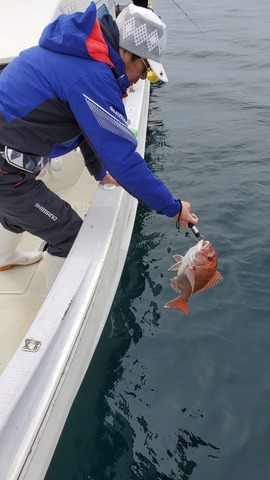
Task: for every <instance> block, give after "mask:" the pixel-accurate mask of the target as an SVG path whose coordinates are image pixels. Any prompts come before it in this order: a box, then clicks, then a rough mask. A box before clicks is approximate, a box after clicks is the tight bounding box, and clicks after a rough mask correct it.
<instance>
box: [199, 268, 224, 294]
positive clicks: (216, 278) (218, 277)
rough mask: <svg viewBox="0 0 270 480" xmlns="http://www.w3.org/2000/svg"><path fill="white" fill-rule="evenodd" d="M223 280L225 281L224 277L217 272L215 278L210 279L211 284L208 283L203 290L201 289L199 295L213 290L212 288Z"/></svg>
mask: <svg viewBox="0 0 270 480" xmlns="http://www.w3.org/2000/svg"><path fill="white" fill-rule="evenodd" d="M221 280H223V277H222V275H221V273H219V272H218V271H216V273H215V275H213V277H212V278H210V280H209V282H207V284H206V285H204V287H203V288H201V289H200V290H197V293H198V292H204V291H205V290H208V288H211V287H214V286H215V285H218V284H219V282H221Z"/></svg>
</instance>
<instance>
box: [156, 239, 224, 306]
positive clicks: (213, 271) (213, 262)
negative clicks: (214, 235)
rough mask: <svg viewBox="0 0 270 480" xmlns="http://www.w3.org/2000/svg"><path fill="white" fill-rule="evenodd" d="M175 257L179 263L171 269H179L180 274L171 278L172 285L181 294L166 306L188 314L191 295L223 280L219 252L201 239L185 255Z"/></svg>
mask: <svg viewBox="0 0 270 480" xmlns="http://www.w3.org/2000/svg"><path fill="white" fill-rule="evenodd" d="M173 258H174V259H175V260H176V262H177V263H175V264H174V265H172V266H171V267H170V268H169V270H178V274H177V277H174V278H173V279H172V280H171V285H172V287H173V288H174V290H176V291H177V292H179V293H181V294H180V296H179V297H177V298H175V299H174V300H171V301H170V302H168V303H166V305H164V306H165V307H166V308H181V309H182V310H183V312H185V314H187V313H188V303H187V301H188V298H189V297H190V295H192V294H193V293H196V292H203V291H204V290H207V289H208V288H210V287H213V286H214V285H217V284H218V283H219V282H220V281H221V280H222V275H221V274H220V273H219V272H218V271H217V254H216V252H215V250H214V248H213V247H212V245H211V243H210V242H208V241H206V240H200V241H199V242H198V243H197V244H196V245H194V247H191V248H190V249H189V250H188V251H187V253H186V255H185V256H184V257H182V255H174V257H173Z"/></svg>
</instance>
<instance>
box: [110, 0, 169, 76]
mask: <svg viewBox="0 0 270 480" xmlns="http://www.w3.org/2000/svg"><path fill="white" fill-rule="evenodd" d="M116 23H117V26H118V29H119V36H120V38H119V45H120V47H122V48H124V49H125V50H127V51H128V52H131V53H133V54H134V55H137V56H138V57H142V58H145V59H146V60H147V61H148V63H149V65H150V67H151V68H152V69H153V71H154V72H155V74H156V75H157V76H158V78H159V79H160V80H161V81H162V82H167V81H168V78H167V75H166V73H165V70H164V68H163V66H162V63H161V60H162V56H163V53H164V51H165V48H166V43H167V31H166V25H165V23H163V22H162V20H161V19H160V18H159V17H158V16H157V15H156V14H155V13H154V12H153V11H152V10H151V9H150V8H144V7H137V6H136V5H133V4H130V5H128V6H127V7H126V8H124V10H122V12H121V13H120V15H118V17H117V19H116Z"/></svg>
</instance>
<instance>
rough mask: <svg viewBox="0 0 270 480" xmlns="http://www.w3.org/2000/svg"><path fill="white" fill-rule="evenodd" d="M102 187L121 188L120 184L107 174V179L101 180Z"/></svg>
mask: <svg viewBox="0 0 270 480" xmlns="http://www.w3.org/2000/svg"><path fill="white" fill-rule="evenodd" d="M100 183H101V185H108V184H110V185H117V186H119V183H117V181H116V180H115V179H114V178H113V177H112V176H111V175H110V174H109V173H108V172H107V173H106V175H105V177H103V178H102V180H100Z"/></svg>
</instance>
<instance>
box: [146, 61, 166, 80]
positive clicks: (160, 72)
mask: <svg viewBox="0 0 270 480" xmlns="http://www.w3.org/2000/svg"><path fill="white" fill-rule="evenodd" d="M147 61H148V63H149V65H150V67H151V68H152V70H154V72H155V74H156V76H157V77H158V78H159V80H161V81H162V82H168V77H167V75H166V73H165V70H164V68H163V66H162V65H161V63H158V62H155V61H154V60H150V59H149V58H147Z"/></svg>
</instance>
